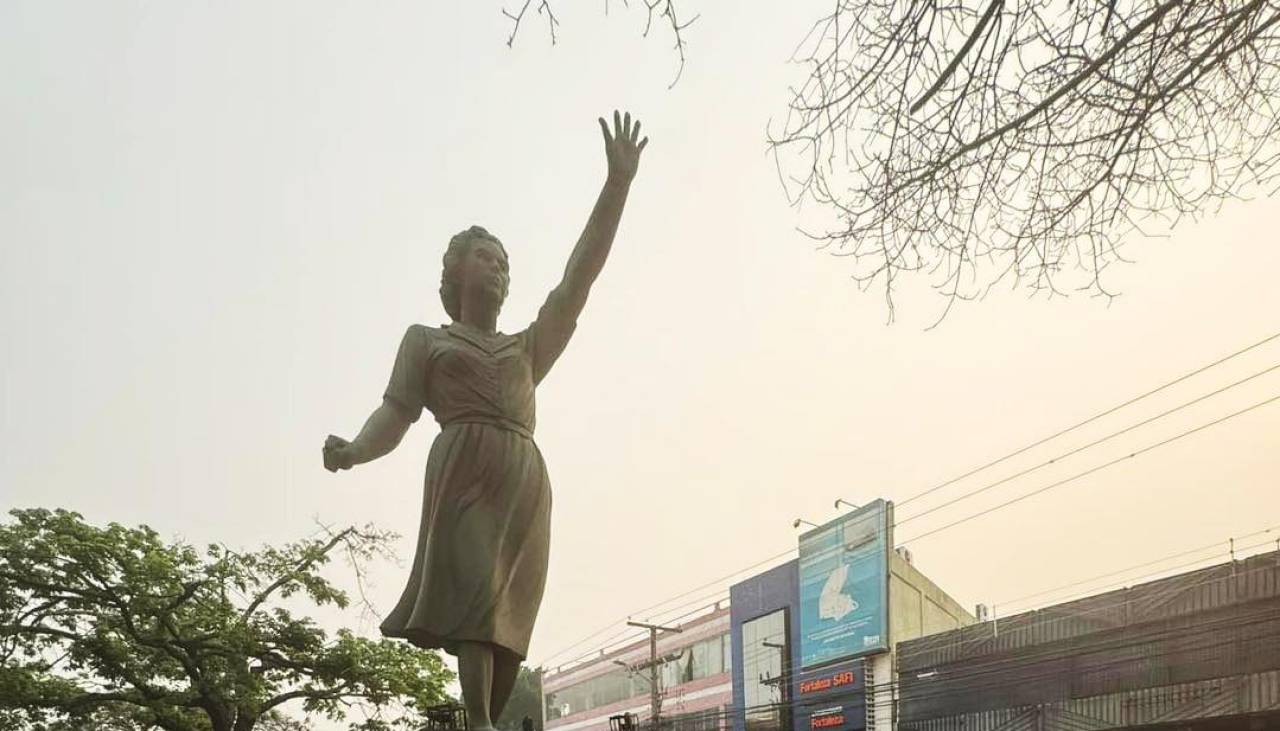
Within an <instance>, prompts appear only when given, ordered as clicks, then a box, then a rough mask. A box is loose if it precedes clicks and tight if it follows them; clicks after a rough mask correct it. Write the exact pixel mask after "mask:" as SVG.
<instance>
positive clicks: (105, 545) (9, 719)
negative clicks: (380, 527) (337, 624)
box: [0, 510, 453, 731]
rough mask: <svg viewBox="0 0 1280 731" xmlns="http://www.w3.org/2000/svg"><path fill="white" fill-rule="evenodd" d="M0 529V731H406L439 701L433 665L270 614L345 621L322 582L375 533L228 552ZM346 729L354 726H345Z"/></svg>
mask: <svg viewBox="0 0 1280 731" xmlns="http://www.w3.org/2000/svg"><path fill="white" fill-rule="evenodd" d="M10 515H12V516H13V517H14V518H15V520H14V522H11V523H6V524H0V727H3V728H29V729H34V730H37V731H88V730H89V729H103V730H105V731H135V730H138V731H140V730H142V729H157V728H159V729H165V730H166V731H250V730H251V729H255V728H257V729H259V731H262V730H263V729H300V728H303V727H302V726H300V725H298V724H297V723H296V722H295V721H291V720H290V719H289V718H288V717H286V716H285V715H283V714H284V711H285V709H286V708H292V709H300V710H301V711H302V712H304V713H305V714H307V715H308V716H323V717H327V718H329V719H332V720H335V721H344V720H345V721H347V722H348V724H349V727H350V728H351V729H353V730H357V729H358V730H360V731H381V730H385V729H393V728H408V727H411V726H412V725H414V724H416V723H417V722H418V719H419V712H420V711H421V710H422V709H423V708H424V707H426V706H429V705H432V704H436V703H441V702H444V701H446V700H448V699H447V696H446V692H445V687H446V685H447V684H448V683H449V682H451V681H452V679H453V674H452V673H451V672H450V671H449V670H448V669H447V668H446V667H445V666H444V665H443V663H442V662H441V660H440V657H439V655H438V654H436V653H434V652H424V651H421V650H418V649H416V648H413V647H411V646H409V645H407V644H404V643H399V642H392V641H389V640H380V641H374V640H369V639H366V638H362V637H357V636H356V635H354V634H352V633H351V632H350V631H347V630H339V631H338V632H337V633H336V634H334V635H332V636H331V635H329V634H328V633H326V632H325V631H324V630H322V629H321V628H319V627H318V626H316V624H315V622H314V621H312V620H311V619H309V618H306V617H300V616H296V615H295V614H294V612H293V611H291V610H290V609H288V608H286V607H285V606H283V605H282V602H283V601H284V600H290V599H292V601H290V602H289V603H290V604H291V605H296V604H297V603H298V602H299V601H301V600H309V601H310V602H311V603H313V604H315V605H316V606H325V605H334V606H337V607H346V606H348V604H349V599H348V596H347V594H346V593H344V592H343V591H341V590H340V589H338V588H336V587H335V586H333V585H332V584H331V583H330V582H329V581H328V580H327V579H325V578H324V577H323V576H321V574H320V572H319V570H320V568H321V567H322V566H324V565H325V564H327V563H328V562H329V561H330V560H331V559H332V558H333V556H334V555H335V554H343V553H345V555H346V556H347V557H348V558H349V559H351V561H352V562H353V565H354V566H355V567H356V569H357V570H359V569H360V567H361V566H363V565H364V564H365V563H367V561H368V560H369V559H371V558H372V557H374V556H375V555H378V554H381V553H383V552H385V551H386V548H387V545H388V542H389V540H390V536H389V535H388V534H386V533H377V532H373V531H359V530H356V529H354V528H348V529H346V530H343V531H341V532H338V533H336V534H329V535H325V536H323V537H321V538H313V539H307V540H302V541H298V542H296V543H291V544H287V545H285V546H282V547H266V548H262V549H261V550H258V551H256V552H251V553H239V552H236V551H232V550H230V549H227V548H225V547H223V546H218V545H211V546H209V547H207V548H206V549H205V550H203V551H199V550H197V549H196V548H194V547H192V546H190V545H187V544H185V543H181V542H165V541H163V540H161V538H160V537H159V535H158V534H157V533H156V532H155V531H154V530H152V529H151V528H148V527H146V526H142V527H138V528H127V527H124V526H121V525H118V524H116V523H112V524H110V525H108V526H106V527H105V528H102V527H96V526H93V525H90V524H88V523H85V522H84V520H83V519H82V517H81V516H80V515H78V514H76V513H73V512H68V511H64V510H54V511H50V510H15V511H12V512H11V513H10ZM357 716H358V718H352V717H357Z"/></svg>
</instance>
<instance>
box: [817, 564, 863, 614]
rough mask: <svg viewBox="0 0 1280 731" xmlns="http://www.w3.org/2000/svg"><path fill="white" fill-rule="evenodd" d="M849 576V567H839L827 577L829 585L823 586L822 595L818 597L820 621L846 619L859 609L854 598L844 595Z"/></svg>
mask: <svg viewBox="0 0 1280 731" xmlns="http://www.w3.org/2000/svg"><path fill="white" fill-rule="evenodd" d="M848 575H849V567H848V566H843V565H842V566H837V567H836V569H835V571H832V572H831V574H830V575H829V576H827V583H825V584H823V585H822V594H821V595H819V597H818V617H819V618H820V619H834V620H841V619H844V618H845V616H847V615H848V614H849V613H850V612H852V611H854V610H855V609H857V608H858V603H857V602H855V601H854V600H853V597H851V596H849V595H848V594H846V593H844V581H845V578H846V577H847V576H848Z"/></svg>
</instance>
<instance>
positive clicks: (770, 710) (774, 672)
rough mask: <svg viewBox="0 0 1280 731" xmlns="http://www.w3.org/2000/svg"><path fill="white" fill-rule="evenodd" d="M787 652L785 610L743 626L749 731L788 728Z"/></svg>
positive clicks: (743, 682)
mask: <svg viewBox="0 0 1280 731" xmlns="http://www.w3.org/2000/svg"><path fill="white" fill-rule="evenodd" d="M790 650H791V645H790V642H789V641H788V637H787V610H785V609H780V610H778V611H776V612H773V613H771V614H766V615H764V616H762V617H757V618H755V619H753V620H750V621H748V622H744V623H743V625H742V687H743V691H744V693H743V695H744V698H743V700H744V701H745V704H746V711H747V713H746V716H747V729H748V731H786V730H787V729H790V727H791V721H790V713H789V712H788V702H789V700H790V697H791V693H790V688H789V683H788V678H789V675H790V667H789V658H790V654H791V653H790Z"/></svg>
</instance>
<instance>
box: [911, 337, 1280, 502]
mask: <svg viewBox="0 0 1280 731" xmlns="http://www.w3.org/2000/svg"><path fill="white" fill-rule="evenodd" d="M1277 338H1280V332H1278V333H1275V334H1274V335H1270V336H1268V337H1265V338H1263V339H1262V340H1259V341H1258V342H1256V343H1254V344H1252V345H1248V346H1246V347H1244V348H1241V349H1240V350H1237V351H1235V352H1234V353H1231V354H1230V355H1226V356H1223V357H1221V358H1219V359H1217V360H1215V361H1213V362H1212V363H1209V364H1208V365H1203V366H1201V367H1199V368H1197V369H1195V370H1193V371H1191V372H1190V373H1186V374H1184V375H1181V376H1178V377H1177V378H1175V379H1173V380H1172V381H1169V382H1168V383H1165V384H1164V385H1162V386H1157V387H1155V388H1153V389H1151V390H1150V391H1146V392H1145V393H1142V394H1139V395H1137V396H1134V397H1133V398H1131V399H1129V400H1127V401H1124V402H1122V403H1119V404H1117V405H1115V406H1112V407H1111V408H1109V409H1106V410H1105V411H1101V412H1099V413H1097V414H1094V415H1093V416H1090V417H1089V418H1087V419H1085V420H1084V421H1081V422H1077V423H1075V424H1072V425H1071V426H1069V427H1067V428H1065V429H1062V430H1059V431H1056V432H1054V433H1053V434H1050V435H1049V436H1047V437H1044V438H1043V439H1040V440H1038V441H1035V442H1032V443H1031V444H1028V445H1027V446H1025V447H1022V448H1020V449H1017V450H1015V451H1013V452H1010V453H1009V454H1006V455H1004V456H1003V457H998V458H996V459H993V460H991V461H990V462H987V463H986V464H984V465H982V466H980V467H975V468H973V469H971V470H969V471H968V472H966V473H964V474H963V475H960V476H959V477H953V478H951V479H950V480H947V481H946V482H943V483H941V484H938V485H935V486H933V487H931V488H929V489H928V490H925V491H923V492H920V493H917V494H915V495H912V496H911V497H909V498H907V499H905V500H900V501H898V502H897V505H898V507H902V506H904V505H907V504H908V503H911V502H914V501H916V500H919V499H920V498H922V497H925V496H926V495H930V494H932V493H935V492H937V491H938V490H941V489H942V488H944V487H947V486H948V485H953V484H955V483H957V482H959V481H960V480H963V479H964V478H966V477H971V476H973V475H976V474H977V473H979V472H981V471H983V470H985V469H987V468H988V467H994V466H996V465H998V464H1000V463H1001V462H1005V461H1007V460H1010V459H1013V458H1014V457H1017V456H1018V455H1020V454H1023V453H1025V452H1027V451H1030V450H1032V449H1035V448H1036V447H1038V446H1040V445H1041V444H1044V443H1045V442H1048V441H1051V440H1053V439H1057V438H1058V437H1060V436H1062V435H1064V434H1067V433H1069V432H1072V431H1075V430H1076V429H1079V428H1080V427H1082V426H1085V425H1087V424H1091V423H1093V422H1095V421H1097V420H1098V419H1101V418H1103V417H1104V416H1110V415H1111V414H1114V413H1115V412H1117V411H1119V410H1120V409H1123V408H1125V407H1126V406H1131V405H1133V404H1135V403H1137V402H1139V401H1141V400H1142V399H1145V398H1147V397H1148V396H1152V395H1154V394H1157V393H1159V392H1161V391H1163V390H1165V389H1166V388H1169V387H1171V386H1175V385H1177V384H1179V383H1182V382H1183V381H1185V380H1187V379H1188V378H1191V377H1193V376H1197V375H1199V374H1201V373H1204V372H1205V371H1207V370H1209V369H1210V368H1213V367H1215V366H1219V365H1222V364H1223V363H1226V362H1227V361H1229V360H1231V359H1232V358H1236V357H1238V356H1241V355H1244V354H1245V353H1247V352H1249V351H1251V350H1254V349H1255V348H1260V347H1262V346H1263V345H1266V344H1267V343H1269V342H1271V341H1272V340H1275V339H1277Z"/></svg>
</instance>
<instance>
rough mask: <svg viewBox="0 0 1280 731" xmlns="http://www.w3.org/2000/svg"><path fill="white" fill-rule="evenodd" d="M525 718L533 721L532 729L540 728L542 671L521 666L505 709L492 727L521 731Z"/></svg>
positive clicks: (500, 729)
mask: <svg viewBox="0 0 1280 731" xmlns="http://www.w3.org/2000/svg"><path fill="white" fill-rule="evenodd" d="M526 716H527V717H528V718H531V719H533V725H534V728H537V729H539V730H540V729H541V728H542V669H541V668H537V669H530V668H528V667H525V666H524V665H521V666H520V674H519V675H518V676H516V685H515V688H513V689H512V690H511V698H510V699H509V700H508V701H507V707H506V708H504V709H502V718H499V719H498V722H497V723H496V724H494V725H495V726H497V727H498V730H499V731H521V728H522V727H521V723H522V722H523V721H524V719H525V717H526Z"/></svg>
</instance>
